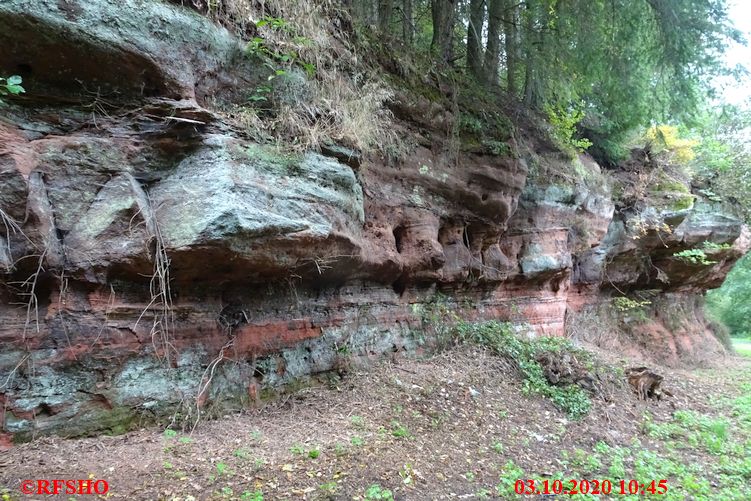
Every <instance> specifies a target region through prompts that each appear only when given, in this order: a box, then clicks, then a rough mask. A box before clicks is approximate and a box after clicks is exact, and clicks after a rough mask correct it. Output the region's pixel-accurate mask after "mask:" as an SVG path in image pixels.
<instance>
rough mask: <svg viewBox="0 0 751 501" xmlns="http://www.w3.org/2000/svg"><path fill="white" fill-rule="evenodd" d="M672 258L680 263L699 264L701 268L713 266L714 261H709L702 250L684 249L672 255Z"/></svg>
mask: <svg viewBox="0 0 751 501" xmlns="http://www.w3.org/2000/svg"><path fill="white" fill-rule="evenodd" d="M673 257H677V258H678V259H680V260H681V261H684V262H686V263H691V264H700V265H702V266H708V265H711V264H715V263H716V261H711V260H709V259H708V258H707V254H706V253H705V252H704V251H703V250H702V249H686V250H682V251H680V252H676V253H675V254H673Z"/></svg>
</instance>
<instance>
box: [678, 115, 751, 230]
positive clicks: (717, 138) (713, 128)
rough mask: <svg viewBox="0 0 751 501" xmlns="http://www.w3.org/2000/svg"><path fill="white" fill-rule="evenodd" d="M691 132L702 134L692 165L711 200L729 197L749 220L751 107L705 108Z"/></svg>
mask: <svg viewBox="0 0 751 501" xmlns="http://www.w3.org/2000/svg"><path fill="white" fill-rule="evenodd" d="M693 133H694V134H695V135H697V136H699V137H701V139H702V140H701V143H700V144H699V145H698V146H697V147H696V148H695V150H696V159H695V160H694V161H693V162H692V163H691V168H692V170H693V171H694V172H696V177H697V178H698V179H699V181H700V182H702V183H704V184H706V185H707V186H706V187H705V188H703V189H701V190H699V193H701V194H702V195H703V196H704V197H705V198H706V199H708V200H710V201H712V202H723V201H728V202H730V203H731V204H732V210H734V211H737V212H738V213H739V214H740V215H741V216H743V217H744V218H745V220H746V222H747V223H751V108H749V107H748V106H746V107H744V108H741V107H735V106H724V107H721V108H718V109H715V110H712V111H709V112H706V113H705V114H704V115H703V116H702V119H701V121H700V122H699V123H698V124H697V125H696V126H695V128H694V130H693Z"/></svg>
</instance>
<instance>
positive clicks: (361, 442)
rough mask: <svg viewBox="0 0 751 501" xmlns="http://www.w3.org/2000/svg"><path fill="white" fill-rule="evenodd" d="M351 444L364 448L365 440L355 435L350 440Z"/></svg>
mask: <svg viewBox="0 0 751 501" xmlns="http://www.w3.org/2000/svg"><path fill="white" fill-rule="evenodd" d="M350 443H351V444H352V445H354V446H355V447H362V446H363V445H364V444H365V440H363V439H362V437H359V436H357V435H355V436H354V437H352V439H351V440H350Z"/></svg>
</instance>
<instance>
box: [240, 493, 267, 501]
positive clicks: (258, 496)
mask: <svg viewBox="0 0 751 501" xmlns="http://www.w3.org/2000/svg"><path fill="white" fill-rule="evenodd" d="M240 499H241V500H242V501H263V492H261V491H253V492H250V491H244V492H243V493H242V494H241V495H240Z"/></svg>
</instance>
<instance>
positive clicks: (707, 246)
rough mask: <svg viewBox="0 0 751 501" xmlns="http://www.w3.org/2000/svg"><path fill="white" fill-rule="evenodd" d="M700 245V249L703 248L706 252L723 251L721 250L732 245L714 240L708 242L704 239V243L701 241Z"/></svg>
mask: <svg viewBox="0 0 751 501" xmlns="http://www.w3.org/2000/svg"><path fill="white" fill-rule="evenodd" d="M701 246H702V249H703V250H705V251H706V252H717V251H723V250H728V249H731V248H732V247H733V246H732V245H730V244H728V243H724V244H718V243H715V242H708V241H705V242H704V243H702V244H701Z"/></svg>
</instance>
